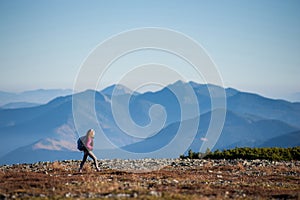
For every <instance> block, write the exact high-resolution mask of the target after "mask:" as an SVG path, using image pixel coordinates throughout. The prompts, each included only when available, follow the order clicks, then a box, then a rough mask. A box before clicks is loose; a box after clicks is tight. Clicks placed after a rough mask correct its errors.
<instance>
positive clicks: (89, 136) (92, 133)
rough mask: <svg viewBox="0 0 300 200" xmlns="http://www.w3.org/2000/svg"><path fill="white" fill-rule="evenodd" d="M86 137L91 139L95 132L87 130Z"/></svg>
mask: <svg viewBox="0 0 300 200" xmlns="http://www.w3.org/2000/svg"><path fill="white" fill-rule="evenodd" d="M86 136H87V137H88V138H93V137H94V136H95V131H94V130H93V129H89V130H88V131H87V132H86Z"/></svg>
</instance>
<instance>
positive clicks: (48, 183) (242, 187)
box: [0, 159, 300, 199]
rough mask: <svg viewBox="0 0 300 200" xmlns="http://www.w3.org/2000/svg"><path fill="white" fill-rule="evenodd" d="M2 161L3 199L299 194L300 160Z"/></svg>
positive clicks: (0, 188) (282, 196) (0, 187)
mask: <svg viewBox="0 0 300 200" xmlns="http://www.w3.org/2000/svg"><path fill="white" fill-rule="evenodd" d="M79 163H80V161H59V162H40V163H35V164H19V165H11V166H7V165H6V166H0V199H61V198H71V199H73V198H74V199H84V198H87V197H90V198H97V199H99V198H100V199H101V198H105V199H107V198H108V199H128V198H136V199H258V198H259V199H271V198H274V199H299V198H300V162H299V161H295V162H270V161H265V160H254V161H246V160H228V161H227V160H189V159H186V160H181V159H161V160H157V159H143V160H101V161H100V166H101V169H102V171H101V172H96V171H95V170H94V168H93V167H92V163H91V162H89V163H87V164H86V166H85V168H84V171H83V172H82V173H78V172H77V169H78V165H79Z"/></svg>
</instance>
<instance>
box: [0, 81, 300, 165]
mask: <svg viewBox="0 0 300 200" xmlns="http://www.w3.org/2000/svg"><path fill="white" fill-rule="evenodd" d="M188 84H189V85H188ZM114 87H116V86H111V87H108V88H106V89H105V90H103V91H101V92H96V91H93V90H87V91H84V92H80V93H77V94H74V95H73V96H71V95H68V96H61V97H57V98H55V99H53V100H51V101H49V102H48V103H46V104H43V105H40V106H35V107H29V108H17V109H0V135H1V140H0V158H1V157H2V162H3V163H5V159H4V158H6V159H8V158H11V157H13V156H12V155H16V154H18V153H17V152H20V151H21V150H22V151H24V152H27V153H28V154H29V152H30V151H33V149H32V148H33V146H35V147H37V146H38V147H40V148H36V149H34V151H35V153H36V152H42V153H41V155H44V154H43V153H45V152H48V153H49V154H50V153H51V155H53V157H52V158H54V157H55V156H54V155H57V154H56V153H58V152H60V151H62V152H64V155H66V153H67V152H72V151H73V150H74V148H73V150H72V148H67V149H63V148H60V147H59V145H60V144H64V145H68V146H69V147H70V146H72V144H75V143H76V139H77V138H78V137H79V136H80V135H83V134H85V132H86V131H87V130H88V129H89V128H94V129H95V130H96V133H97V137H96V138H95V140H96V141H95V143H97V144H99V146H101V149H99V150H96V151H99V152H100V154H101V152H102V154H101V155H103V156H105V157H107V158H111V157H118V156H120V157H123V158H127V157H129V156H131V155H132V154H130V153H128V152H127V153H126V152H120V151H118V150H113V149H106V147H107V146H109V145H111V144H110V143H113V145H115V146H117V147H122V148H123V149H124V150H126V151H129V152H140V153H143V152H149V151H155V150H157V149H160V148H161V147H164V146H166V145H167V144H169V143H170V141H172V139H174V138H175V137H176V133H177V130H178V129H179V127H182V126H185V127H189V126H191V127H192V124H193V123H195V119H197V117H199V116H195V110H197V109H195V108H196V107H195V106H198V109H199V110H200V114H201V116H200V122H199V127H198V130H197V131H196V136H195V139H194V138H192V139H194V140H193V141H191V142H192V144H191V146H190V148H192V149H193V150H194V151H198V150H199V149H200V147H201V145H202V144H203V142H205V141H206V140H207V138H206V135H205V134H206V132H207V128H208V125H209V123H210V120H211V112H216V111H218V109H216V110H213V111H212V110H211V109H212V108H211V96H212V97H214V98H216V99H218V98H219V97H220V94H222V92H224V90H223V88H221V87H219V86H215V85H211V84H208V85H206V84H197V83H194V82H190V83H184V82H181V81H178V82H176V83H174V84H171V85H169V86H168V87H165V88H163V89H161V90H160V91H157V92H146V93H142V94H139V93H134V95H130V92H129V93H128V90H127V89H126V88H125V87H122V86H118V87H117V88H116V89H117V90H119V91H120V92H119V93H117V94H118V95H117V96H115V97H113V98H112V97H111V92H112V89H113V88H114ZM190 88H192V90H193V91H194V92H195V94H196V98H197V100H198V102H199V105H197V104H196V105H195V102H193V101H192V100H191V98H190V94H189V92H187V91H188V90H189V89H190ZM210 92H211V93H210ZM176 94H177V95H178V97H179V98H177V97H176ZM225 94H226V96H227V110H226V121H225V125H224V129H223V131H222V134H221V136H220V138H219V140H218V142H217V144H216V145H215V149H216V148H219V149H222V148H231V147H236V146H259V145H262V144H264V143H265V142H267V141H269V140H271V139H272V138H276V137H281V136H284V135H285V134H288V133H291V132H295V131H299V130H300V127H299V126H300V112H299V111H300V103H290V102H287V101H283V100H274V99H268V98H265V97H262V96H259V95H256V94H251V93H245V92H240V91H238V90H235V89H233V88H228V89H226V90H225ZM3 95H6V96H7V95H8V96H9V95H10V94H6V93H3ZM72 101H73V102H72ZM124 102H127V103H128V104H129V107H128V105H123V103H124ZM180 102H181V104H182V105H180ZM116 105H118V106H119V107H117V109H116V110H114V112H113V110H112V108H115V107H114V106H116ZM157 105H160V108H164V111H161V110H156V111H155V112H153V110H155V106H157ZM182 106H183V107H185V109H186V112H187V113H188V114H190V115H187V116H182V110H181V109H180V108H181V107H182ZM164 112H165V113H166V114H167V115H166V116H167V117H166V123H165V124H163V127H162V129H159V131H157V132H156V131H153V133H151V136H150V137H148V138H147V139H143V138H139V137H136V136H132V135H131V133H132V132H134V131H136V132H137V134H139V132H138V130H139V126H140V127H144V128H147V127H148V128H149V125H150V124H151V123H154V122H153V120H154V121H155V120H156V121H162V120H163V118H162V116H163V114H164ZM196 113H197V112H196ZM150 114H152V116H153V117H154V118H153V119H152V120H151V119H150ZM116 115H117V116H118V120H121V121H116V118H115V117H116ZM128 120H129V121H128ZM75 122H76V123H75ZM128 122H130V123H131V122H134V123H136V124H137V126H136V127H137V128H136V130H135V128H133V129H130V130H124V129H123V128H122V127H119V126H118V125H117V123H123V125H124V124H125V125H127V124H126V123H128ZM180 122H181V123H180ZM99 125H100V127H101V129H100V128H99ZM143 130H145V129H143ZM150 130H151V129H150ZM187 130H189V129H188V128H187ZM141 134H144V133H143V131H142V132H141ZM191 137H192V135H191V131H187V132H186V133H185V134H184V137H182V138H181V140H182V142H186V141H189V140H192V139H191ZM49 138H51V139H49ZM288 138H291V137H288ZM37 141H38V142H37ZM277 141H280V140H277ZM283 141H284V142H285V144H288V141H287V140H283ZM293 144H294V142H292V141H291V145H293ZM180 145H181V144H180V143H178V148H176V147H175V149H174V153H176V154H177V153H178V154H180V153H183V152H179V151H181V148H179V147H181V146H180ZM46 147H47V148H46ZM18 148H21V149H18ZM45 148H46V149H45ZM17 149H18V150H17ZM12 153H13V154H12ZM35 153H32V155H34V154H35ZM22 155H23V154H22ZM25 155H26V154H25ZM57 156H58V155H57ZM165 156H166V157H170V156H175V157H176V155H175V154H174V155H165ZM24 160H25V158H24Z"/></svg>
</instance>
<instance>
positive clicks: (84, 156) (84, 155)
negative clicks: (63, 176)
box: [79, 151, 89, 171]
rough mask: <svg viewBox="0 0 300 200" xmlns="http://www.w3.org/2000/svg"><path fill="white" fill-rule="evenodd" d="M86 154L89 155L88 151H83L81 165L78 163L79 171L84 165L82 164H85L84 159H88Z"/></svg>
mask: <svg viewBox="0 0 300 200" xmlns="http://www.w3.org/2000/svg"><path fill="white" fill-rule="evenodd" d="M88 154H89V153H88V151H84V154H83V158H82V161H81V163H80V168H79V171H81V170H82V168H83V165H84V163H85V161H86V159H87V157H88Z"/></svg>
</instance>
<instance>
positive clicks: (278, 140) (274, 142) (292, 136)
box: [260, 131, 300, 147]
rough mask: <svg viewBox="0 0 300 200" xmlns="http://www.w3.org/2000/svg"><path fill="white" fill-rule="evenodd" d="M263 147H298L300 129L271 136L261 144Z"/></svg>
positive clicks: (299, 144) (299, 143)
mask: <svg viewBox="0 0 300 200" xmlns="http://www.w3.org/2000/svg"><path fill="white" fill-rule="evenodd" d="M260 146H261V147H296V146H300V131H295V132H291V133H287V134H284V135H280V136H277V137H274V138H271V139H269V140H267V141H265V142H264V143H262V144H261V145H260Z"/></svg>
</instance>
